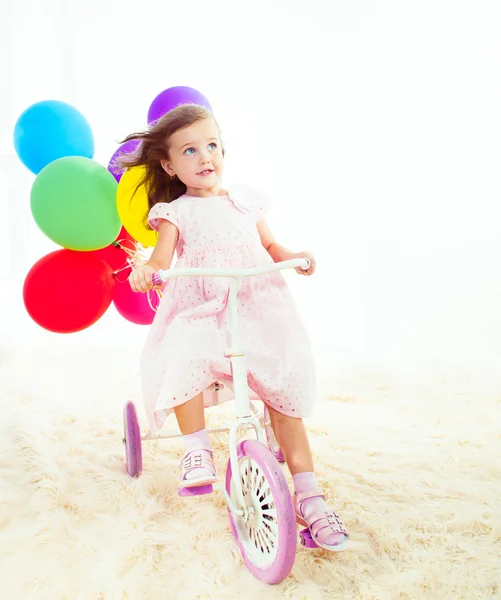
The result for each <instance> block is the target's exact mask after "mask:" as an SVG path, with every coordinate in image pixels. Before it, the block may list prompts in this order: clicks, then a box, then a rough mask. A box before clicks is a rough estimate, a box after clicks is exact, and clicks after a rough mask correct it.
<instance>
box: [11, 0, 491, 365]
mask: <svg viewBox="0 0 501 600" xmlns="http://www.w3.org/2000/svg"><path fill="white" fill-rule="evenodd" d="M499 7H500V5H499V3H498V2H497V0H492V1H483V0H471V1H466V0H464V1H461V0H450V1H445V0H444V1H440V0H422V1H420V2H410V1H402V0H400V1H398V0H394V1H388V0H382V1H379V2H375V1H372V0H367V1H359V0H353V1H351V2H341V1H330V0H324V1H318V0H311V1H310V2H307V3H305V2H298V1H296V0H294V1H293V0H265V1H263V0H253V2H250V3H247V4H244V3H242V2H238V1H236V0H233V1H230V0H219V1H218V0H213V2H211V3H209V2H201V1H200V0H189V1H184V0H183V1H182V0H178V1H177V2H172V1H169V0H162V1H149V2H148V1H146V0H145V1H144V2H143V3H142V5H141V6H140V3H139V2H137V0H120V1H118V0H100V1H97V0H87V1H86V2H80V3H78V4H76V3H72V2H68V1H67V0H7V10H6V11H5V9H4V10H3V11H2V12H3V14H2V20H1V22H0V44H1V48H2V52H1V55H0V60H1V61H2V62H1V73H2V76H1V84H0V85H1V90H0V92H1V93H0V156H1V165H0V234H1V239H2V241H3V252H2V256H3V259H4V261H3V270H2V273H3V274H2V277H1V284H0V292H1V298H2V300H1V302H2V306H3V307H4V310H3V311H1V317H0V319H1V324H2V326H1V329H0V332H2V333H3V336H4V337H6V339H7V341H9V342H11V341H12V342H13V341H15V337H16V336H19V335H21V333H22V334H23V336H28V338H27V339H30V336H31V338H32V339H35V338H37V336H38V337H39V336H40V335H41V333H40V332H39V331H38V328H37V326H36V325H35V324H34V323H31V321H30V320H29V318H28V317H27V316H26V314H25V312H24V308H23V305H22V296H21V287H22V279H23V277H24V276H25V274H26V272H27V271H28V269H29V268H30V267H31V265H32V264H33V263H34V262H35V261H36V260H37V259H38V258H40V257H41V256H42V255H44V254H45V253H47V252H48V251H50V250H51V249H53V248H54V247H55V246H54V245H53V244H52V243H51V242H49V241H48V240H47V239H46V238H44V236H43V234H41V233H40V232H39V230H38V229H37V227H36V225H35V223H34V221H33V219H32V217H31V213H30V209H29V192H30V187H31V184H32V182H33V179H34V176H33V175H32V174H31V173H30V172H29V171H28V170H27V169H26V168H25V167H24V166H23V165H22V164H21V163H20V161H19V160H18V159H17V157H16V155H15V153H14V149H13V144H12V132H13V128H14V124H15V121H16V119H17V117H18V116H19V114H20V113H21V112H22V111H23V110H24V109H25V108H27V107H28V106H29V105H30V104H32V103H33V102H36V101H39V100H43V99H59V100H64V101H66V102H69V103H71V104H73V105H74V106H76V107H77V108H78V109H79V110H80V111H81V112H82V113H83V114H84V115H85V116H86V117H87V119H88V120H89V122H90V123H91V126H92V128H93V132H94V135H95V140H96V155H95V158H96V160H98V161H100V162H101V163H102V164H105V165H106V164H107V162H108V160H109V157H110V156H111V154H112V153H113V151H114V150H115V148H116V146H117V142H118V141H119V140H120V139H121V138H123V137H124V136H125V135H126V134H128V133H130V132H131V131H134V130H137V129H141V128H143V127H144V126H145V121H146V113H147V110H148V106H149V104H150V102H151V101H152V99H153V98H154V97H155V96H156V94H157V93H159V92H160V91H161V90H163V89H165V88H167V87H170V86H173V85H189V86H191V87H194V88H197V89H199V90H200V91H202V92H203V93H204V94H205V95H206V96H207V97H208V98H209V99H210V101H211V103H212V105H213V108H214V109H215V112H216V115H217V116H218V119H219V121H220V124H221V127H222V131H223V136H224V141H225V144H226V147H227V167H226V172H227V177H226V183H231V182H232V181H242V182H246V183H249V184H253V185H255V186H256V187H259V188H262V189H265V190H267V191H268V192H269V193H270V194H271V196H272V199H273V200H274V211H273V213H272V215H271V216H270V222H271V224H272V226H273V228H274V230H275V232H276V234H277V236H278V238H279V240H280V241H281V242H282V243H284V244H286V245H289V246H291V247H292V248H294V249H297V250H301V249H311V250H312V251H314V252H315V253H316V254H317V256H318V261H319V270H318V275H316V276H315V277H314V278H310V279H306V278H298V277H294V276H291V277H289V280H290V282H291V285H292V286H293V288H294V291H295V292H296V294H297V298H298V301H299V302H300V304H301V308H302V310H303V312H304V314H305V318H306V319H307V322H308V326H309V328H310V331H311V334H312V338H313V341H314V344H315V348H316V351H317V355H318V357H319V360H320V361H324V364H328V363H331V362H332V360H334V359H335V358H336V357H369V358H371V357H372V358H384V357H397V356H398V357H399V358H404V359H406V360H411V361H412V360H414V359H417V358H435V359H440V360H449V359H455V358H461V359H466V360H469V359H472V360H473V359H479V358H480V359H481V358H488V359H493V360H496V359H498V358H501V316H500V312H501V268H500V267H501V235H500V234H501V220H500V218H499V216H500V211H499V199H500V191H501V178H500V175H499V174H500V165H501V143H500V140H501V70H500V69H499V57H500V56H501V36H500V35H499V32H500V31H501V18H500V17H501V10H500V8H499ZM112 311H113V309H110V311H109V314H107V315H105V317H104V318H103V319H102V320H101V322H99V323H98V324H96V325H95V326H93V327H92V328H91V330H89V331H87V332H83V333H82V334H75V335H74V338H75V339H79V338H80V339H82V340H83V339H90V337H95V336H102V337H103V338H106V337H109V336H115V337H116V338H117V339H122V340H127V342H131V343H133V344H137V343H140V342H141V340H142V338H143V337H144V334H145V330H144V329H143V328H140V327H137V326H132V325H129V324H128V323H126V322H124V321H123V320H122V319H121V318H118V316H117V315H116V314H114V313H113V312H112ZM23 339H26V338H23ZM66 340H67V338H65V337H64V336H61V344H65V343H67V341H66ZM18 341H19V340H18ZM71 343H74V342H71Z"/></svg>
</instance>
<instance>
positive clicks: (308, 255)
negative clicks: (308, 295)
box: [292, 252, 317, 276]
mask: <svg viewBox="0 0 501 600" xmlns="http://www.w3.org/2000/svg"><path fill="white" fill-rule="evenodd" d="M292 258H307V259H308V260H309V261H310V268H309V269H308V270H307V271H306V270H305V269H301V267H297V268H296V269H295V271H296V273H299V275H306V276H309V275H313V273H314V272H315V271H316V270H317V261H316V260H315V257H314V256H313V254H312V253H311V252H296V254H294V256H293V257H292Z"/></svg>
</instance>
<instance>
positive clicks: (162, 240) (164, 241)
mask: <svg viewBox="0 0 501 600" xmlns="http://www.w3.org/2000/svg"><path fill="white" fill-rule="evenodd" d="M178 238H179V231H178V229H177V227H176V226H175V225H174V224H173V223H171V222H170V221H165V220H162V221H160V226H159V228H158V241H157V244H156V246H155V249H154V250H153V252H152V254H151V256H150V259H149V261H148V262H147V263H146V264H147V265H150V267H152V268H153V269H154V270H155V271H159V270H160V269H170V266H171V264H172V257H173V256H174V250H175V249H176V244H177V240H178Z"/></svg>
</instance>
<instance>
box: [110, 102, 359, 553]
mask: <svg viewBox="0 0 501 600" xmlns="http://www.w3.org/2000/svg"><path fill="white" fill-rule="evenodd" d="M128 140H139V141H140V142H141V143H140V145H139V147H138V149H137V150H136V152H135V153H134V154H132V155H128V156H126V157H124V159H123V160H122V161H121V162H122V166H124V167H132V166H137V165H143V166H144V167H145V169H146V171H145V172H146V175H145V181H144V183H145V184H146V188H147V190H148V196H149V208H150V211H149V215H148V221H149V224H150V226H151V227H152V228H153V229H155V230H157V231H158V242H157V245H156V247H155V249H154V251H153V253H152V255H151V258H150V260H149V261H148V262H147V263H146V264H145V265H144V266H139V267H138V268H136V269H135V270H133V271H132V273H131V275H130V277H129V281H130V285H131V287H132V289H133V290H134V291H136V292H146V291H148V290H149V289H151V288H152V286H153V284H152V275H153V273H154V272H155V271H158V270H159V269H169V268H170V267H171V263H172V259H173V255H174V251H176V253H177V257H178V259H177V263H176V266H177V267H178V268H187V267H205V268H214V267H228V268H238V269H242V268H249V267H256V266H263V265H268V264H272V263H273V261H275V262H279V261H284V260H288V259H292V258H302V257H307V258H309V259H310V261H311V266H310V267H309V269H308V270H307V271H304V270H302V269H296V271H297V272H298V273H299V274H300V275H306V276H309V275H312V274H313V273H314V272H315V269H316V264H315V260H314V258H313V256H312V255H311V254H310V253H309V252H297V253H294V252H291V251H290V250H287V249H286V248H284V247H283V246H281V245H280V244H279V243H278V242H277V241H276V240H275V238H274V236H273V233H272V232H271V230H270V228H269V226H268V224H267V223H266V219H265V213H266V212H267V211H268V209H269V202H268V199H267V197H266V196H264V195H263V194H260V193H258V192H256V191H254V190H252V189H250V188H246V187H243V186H235V187H231V188H230V189H229V190H224V189H223V188H222V187H221V179H222V176H223V166H224V149H223V145H222V143H221V136H220V131H219V127H218V125H217V123H216V121H215V119H214V117H213V116H212V114H211V113H210V112H208V111H207V110H205V109H204V108H201V107H199V106H196V105H188V104H186V105H182V106H179V107H177V108H175V109H174V110H171V111H170V112H168V113H167V114H166V115H164V116H163V117H162V118H161V119H159V120H158V122H157V123H156V124H154V125H152V126H151V127H150V129H148V131H146V132H144V133H138V134H133V135H130V136H128V137H127V138H126V140H125V141H128ZM228 289H229V284H228V280H226V279H225V278H216V277H179V278H172V279H169V280H168V281H167V283H166V284H165V287H164V294H163V298H162V301H161V303H160V306H159V308H158V311H157V314H156V317H155V320H154V322H153V324H152V326H151V330H150V332H149V336H148V339H147V342H146V347H145V349H144V352H143V356H142V361H141V371H142V373H141V374H142V382H143V391H144V397H145V404H146V412H147V414H148V418H149V421H150V425H151V428H152V430H153V431H156V430H158V429H159V428H160V427H161V426H162V424H163V422H164V420H165V418H166V416H167V415H168V414H169V413H171V412H172V411H174V413H175V414H176V418H177V421H178V424H179V428H180V430H181V433H182V434H183V437H184V441H185V444H186V452H185V455H184V458H183V460H182V462H181V485H183V486H187V487H191V486H195V485H203V484H206V483H212V482H214V481H215V480H216V472H215V468H214V463H213V458H212V450H211V444H210V440H209V435H208V433H207V430H206V429H205V419H204V394H203V392H204V390H206V389H207V388H208V387H209V386H210V385H212V384H213V383H214V382H216V381H222V382H224V381H225V380H228V379H230V378H231V366H230V361H229V359H228V358H227V357H225V351H226V349H227V348H228V346H229V331H230V325H229V315H228V310H227V301H228ZM238 301H239V315H240V317H241V318H240V329H241V334H242V335H241V337H242V345H243V349H244V352H245V354H246V358H247V368H248V384H249V387H250V389H251V390H253V391H254V392H255V393H256V394H257V396H259V398H260V399H261V400H262V401H263V402H265V403H266V405H267V407H268V410H269V413H270V418H271V424H272V427H273V431H274V434H275V437H276V439H277V441H278V443H279V445H280V447H281V449H282V451H283V454H284V456H285V459H286V461H287V465H288V467H289V470H290V472H291V475H292V477H293V481H294V490H295V493H294V505H295V509H296V513H297V518H298V520H300V521H301V522H302V523H303V522H304V523H305V524H306V525H307V526H308V527H309V528H310V530H311V533H312V535H313V537H314V539H315V540H316V541H317V543H318V544H319V545H320V546H321V547H323V548H325V549H327V550H332V551H340V550H344V549H345V548H346V546H347V541H348V535H347V532H346V529H345V528H344V526H343V525H342V523H341V521H340V520H339V517H338V516H337V514H336V513H334V512H333V511H332V510H330V509H329V508H328V506H327V505H326V504H325V502H324V496H323V494H322V492H321V491H320V490H319V489H318V484H317V480H316V477H315V474H314V467H313V459H312V455H311V451H310V446H309V443H308V438H307V434H306V430H305V427H304V424H303V421H302V418H303V417H306V416H309V415H310V414H311V412H312V409H313V404H314V400H315V374H314V366H313V360H312V356H311V351H310V344H309V340H308V337H307V334H306V332H305V329H304V327H303V325H302V323H301V320H300V317H299V315H298V314H297V311H296V308H295V305H294V301H293V298H292V296H291V294H290V292H289V290H288V287H287V285H286V283H285V280H284V278H283V276H282V275H281V274H280V273H278V272H277V273H271V274H267V275H263V276H260V277H248V278H245V279H244V280H243V281H242V285H241V288H240V290H239V293H238ZM210 397H211V396H210V395H208V394H206V395H205V398H206V402H207V398H210ZM209 402H210V401H209Z"/></svg>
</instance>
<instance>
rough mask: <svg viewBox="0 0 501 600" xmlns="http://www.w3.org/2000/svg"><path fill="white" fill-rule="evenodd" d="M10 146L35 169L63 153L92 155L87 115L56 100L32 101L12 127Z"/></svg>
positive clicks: (37, 170) (92, 139) (92, 143)
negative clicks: (12, 141)
mask: <svg viewBox="0 0 501 600" xmlns="http://www.w3.org/2000/svg"><path fill="white" fill-rule="evenodd" d="M14 147H15V149H16V152H17V155H18V156H19V158H20V159H21V161H22V162H23V164H24V165H25V166H26V167H28V169H29V170H30V171H32V172H33V173H35V175H36V174H37V173H39V172H40V171H41V170H42V169H43V168H44V167H45V166H46V165H48V164H49V163H51V162H52V161H54V160H56V159H58V158H62V157H63V156H85V157H87V158H92V157H93V156H94V136H93V135H92V130H91V128H90V125H89V123H88V122H87V119H86V118H85V117H84V116H83V115H82V114H81V113H80V112H79V111H78V110H77V109H76V108H74V107H73V106H71V105H70V104H66V102H60V101H59V100H44V101H42V102H37V103H36V104H32V105H31V106H30V107H29V108H27V109H26V110H25V111H24V112H23V113H22V114H21V115H20V117H19V118H18V120H17V122H16V125H15V127H14Z"/></svg>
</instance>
